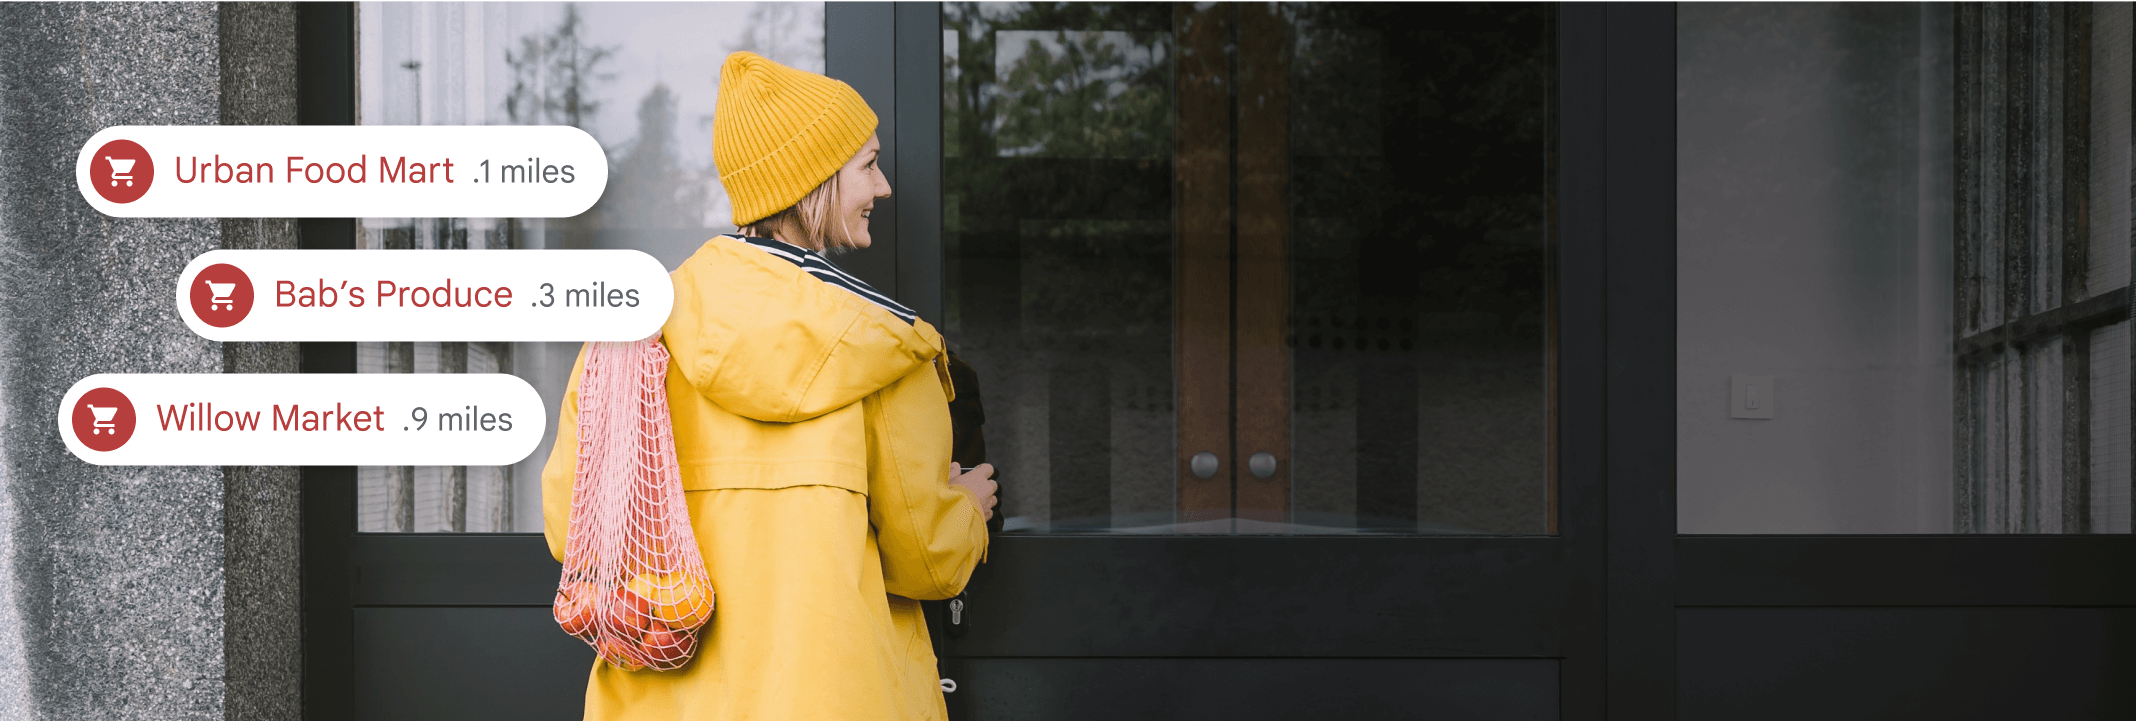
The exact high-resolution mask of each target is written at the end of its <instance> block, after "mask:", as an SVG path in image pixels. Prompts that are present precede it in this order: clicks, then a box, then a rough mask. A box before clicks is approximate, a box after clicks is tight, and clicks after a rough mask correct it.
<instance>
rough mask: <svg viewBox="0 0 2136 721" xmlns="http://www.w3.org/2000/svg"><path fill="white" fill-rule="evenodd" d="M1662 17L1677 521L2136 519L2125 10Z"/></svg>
mask: <svg viewBox="0 0 2136 721" xmlns="http://www.w3.org/2000/svg"><path fill="white" fill-rule="evenodd" d="M1677 22H1678V31H1677V42H1678V45H1677V48H1678V50H1677V88H1678V95H1677V97H1678V105H1677V163H1678V166H1677V167H1678V171H1677V213H1678V217H1677V301H1678V309H1677V342H1678V346H1677V348H1678V349H1677V379H1678V380H1677V402H1678V411H1677V418H1678V425H1677V427H1678V433H1677V449H1678V451H1677V465H1678V470H1677V488H1678V494H1677V528H1678V530H1679V531H1681V532H1684V533H2127V532H2129V460H2128V459H2129V443H2130V436H2129V414H2130V405H2129V400H2130V398H2129V394H2130V385H2129V383H2128V380H2127V379H2128V367H2129V365H2128V364H2129V353H2130V350H2129V346H2128V315H2129V314H2128V305H2129V301H2128V295H2127V293H2128V290H2127V285H2128V279H2129V260H2130V258H2129V254H2130V245H2129V232H2130V231H2129V208H2130V201H2131V198H2130V197H2129V193H2130V166H2129V157H2130V145H2129V129H2130V115H2129V113H2130V94H2129V80H2130V62H2129V55H2128V53H2129V51H2130V47H2129V38H2130V12H2129V8H2128V6H2127V5H2125V4H2124V5H2096V6H2094V5H2081V6H2075V5H2012V6H1982V5H1959V6H1956V7H1953V6H1951V5H1941V4H1926V5H1906V6H1899V5H1697V4H1694V5H1685V6H1682V7H1681V8H1680V9H1679V11H1678V13H1677Z"/></svg>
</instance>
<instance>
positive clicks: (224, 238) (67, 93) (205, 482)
mask: <svg viewBox="0 0 2136 721" xmlns="http://www.w3.org/2000/svg"><path fill="white" fill-rule="evenodd" d="M287 16H288V11H287V9H286V8H280V9H277V8H273V7H232V8H222V7H218V6H216V5H210V4H168V5H166V4H123V5H119V4H113V5H79V4H65V5H57V4H55V5H23V4H7V5H0V718H6V719H79V718H98V719H143V720H146V719H157V720H163V719H223V718H248V719H249V718H294V717H295V716H296V713H297V708H298V699H297V691H296V689H297V683H298V680H297V677H296V670H297V669H298V667H299V664H298V659H299V658H301V655H300V654H301V651H300V647H299V646H298V645H297V638H296V633H297V625H296V624H297V620H296V619H297V615H296V613H297V600H296V598H297V597H296V592H297V591H296V589H297V575H296V574H297V567H296V561H297V556H296V549H297V538H296V519H297V511H296V493H295V479H294V477H293V474H291V473H290V472H289V471H288V470H286V469H223V468H203V467H180V468H163V467H141V468H99V467H95V466H90V465H88V464H85V463H82V462H81V461H79V460H77V459H75V458H74V457H73V456H72V455H71V454H69V453H68V452H67V450H66V449H65V447H64V446H63V445H62V444H61V443H60V440H59V436H58V434H57V431H56V429H55V428H54V421H53V418H54V417H55V415H56V408H57V404H58V402H59V397H60V395H61V394H62V393H64V392H65V391H66V389H67V387H68V386H69V385H71V384H73V382H74V381H76V380H78V379H80V378H81V377H83V376H86V375H89V374H92V373H99V372H148V373H213V372H220V371H224V370H226V369H228V370H259V371H270V370H293V369H294V365H295V354H294V351H292V350H290V349H288V348H287V347H278V346H274V345H251V346H245V347H236V346H233V347H231V348H227V349H226V348H224V347H222V345H221V344H217V343H211V342H208V341H206V340H202V339H201V338H199V337H197V336H195V335H193V334H192V333H191V332H190V331H188V330H187V329H186V327H185V326H184V324H183V323H181V322H180V321H179V319H178V315H177V312H176V309H175V308H174V307H173V304H172V290H171V282H172V279H173V278H175V277H176V276H177V274H178V272H179V271H180V270H181V269H182V268H184V266H185V264H186V262H187V261H189V260H191V259H192V257H193V256H195V255H197V254H199V253H202V252H205V251H207V250H211V249H214V248H217V247H221V246H224V245H226V244H227V245H229V246H231V247H277V246H287V245H290V244H292V240H293V238H294V230H293V228H290V227H289V224H288V223H287V222H286V221H215V220H133V219H118V218H108V217H105V216H103V215H101V214H99V213H97V212H96V211H95V210H94V209H92V208H90V207H89V206H88V204H87V203H85V202H83V200H82V199H81V196H80V194H79V193H78V192H77V191H76V190H75V188H74V185H73V181H72V178H73V166H74V156H75V153H76V152H77V151H78V150H79V148H80V147H81V144H82V142H83V141H84V140H86V139H87V138H88V137H89V136H90V135H91V134H93V133H95V132H96V131H97V130H98V129H101V128H103V127H106V126H111V125H127V124H144V125H149V124H155V125H160V124H212V123H216V122H221V121H225V120H228V121H232V122H287V120H286V119H284V118H292V117H293V116H294V111H293V109H291V108H290V106H291V105H293V102H292V101H291V100H290V99H286V98H282V97H281V96H285V95H286V96H290V97H291V98H293V96H294V92H293V85H294V83H293V80H292V79H291V77H290V73H291V72H293V70H292V68H293V66H294V63H293V62H292V61H291V60H290V59H289V58H290V57H293V53H290V52H289V51H288V48H289V47H293V45H292V43H293V38H294V33H293V31H292V30H289V29H288V26H289V25H290V23H289V20H288V18H287ZM225 23H228V24H229V26H230V27H229V30H230V32H224V25H225ZM278 24H279V25H278ZM278 45H279V46H280V47H281V49H279V50H278V49H277V46H278ZM226 66H227V67H226ZM226 90H230V91H235V92H226Z"/></svg>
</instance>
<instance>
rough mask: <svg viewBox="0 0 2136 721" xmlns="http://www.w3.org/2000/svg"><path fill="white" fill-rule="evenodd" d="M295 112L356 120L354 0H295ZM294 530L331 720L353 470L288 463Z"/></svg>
mask: <svg viewBox="0 0 2136 721" xmlns="http://www.w3.org/2000/svg"><path fill="white" fill-rule="evenodd" d="M296 13H297V121H298V122H300V123H303V124H306V125H351V124H354V123H355V122H356V6H355V4H354V3H339V2H336V3H299V4H298V5H297V6H296ZM297 229H298V243H299V245H300V246H301V247H304V248H308V249H333V248H353V247H355V246H356V233H355V230H356V226H355V221H353V220H349V219H345V218H305V219H302V220H299V221H298V225H297ZM298 353H299V359H300V360H299V361H298V362H299V370H301V371H303V372H305V373H352V372H355V370H356V344H354V343H304V344H301V345H300V346H298ZM298 474H299V476H298V477H299V479H300V481H301V483H302V485H301V487H300V488H299V489H298V493H299V500H298V504H299V506H300V509H301V510H300V513H301V518H300V521H299V527H300V528H302V529H303V534H304V537H303V540H302V543H303V549H304V551H303V554H304V555H303V562H302V564H301V565H302V579H303V580H302V581H301V582H300V583H301V584H302V591H301V593H302V598H303V601H302V611H301V613H302V614H303V619H302V623H303V629H304V680H303V683H302V686H303V693H304V702H303V704H304V718H306V719H312V720H314V721H320V720H330V721H340V720H342V719H347V718H350V713H351V709H352V708H354V706H355V695H354V693H355V692H354V689H353V687H352V686H351V679H352V678H353V677H354V674H355V669H356V667H355V661H354V658H353V651H352V644H353V643H354V617H353V614H352V613H351V609H350V604H349V566H348V557H349V550H348V540H349V536H350V533H351V532H353V531H354V530H355V529H356V469H355V468H351V467H346V466H335V467H324V466H311V467H305V468H302V469H300V470H299V471H298Z"/></svg>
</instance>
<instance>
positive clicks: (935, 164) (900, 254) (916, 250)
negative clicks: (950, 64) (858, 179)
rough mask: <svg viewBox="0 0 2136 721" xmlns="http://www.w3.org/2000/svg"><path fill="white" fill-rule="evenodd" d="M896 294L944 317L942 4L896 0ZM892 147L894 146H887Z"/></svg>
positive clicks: (925, 313)
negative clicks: (898, 1) (898, 0)
mask: <svg viewBox="0 0 2136 721" xmlns="http://www.w3.org/2000/svg"><path fill="white" fill-rule="evenodd" d="M896 86H897V96H898V99H900V100H902V101H903V102H899V103H896V107H897V112H896V115H897V120H896V127H897V158H896V159H895V160H896V163H897V176H896V182H895V185H894V188H895V189H894V190H893V191H892V192H894V193H896V195H895V196H894V197H895V198H896V199H897V200H898V208H899V209H900V210H899V212H898V214H897V240H898V243H897V298H898V300H899V301H900V302H903V303H904V304H905V305H908V306H911V307H912V309H913V310H916V311H919V313H920V317H922V318H927V319H929V320H932V321H935V322H937V323H940V322H941V318H942V279H943V269H942V264H943V254H942V102H941V98H942V4H941V3H922V2H907V3H898V4H897V81H896ZM884 150H885V152H888V150H889V149H888V148H885V149H884Z"/></svg>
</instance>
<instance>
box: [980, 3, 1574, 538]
mask: <svg viewBox="0 0 2136 721" xmlns="http://www.w3.org/2000/svg"><path fill="white" fill-rule="evenodd" d="M1416 12H1424V13H1426V14H1428V15H1430V16H1431V17H1429V18H1428V19H1427V20H1428V21H1422V22H1420V21H1419V20H1418V18H1416V17H1414V16H1413V15H1412V16H1402V15H1401V14H1402V13H1412V14H1413V13H1416ZM943 27H944V28H945V29H944V32H943V88H944V92H943V95H944V97H943V103H944V110H943V146H944V155H945V159H944V194H945V196H944V198H943V205H944V231H945V233H944V238H943V241H944V245H945V248H946V251H947V259H946V260H947V267H948V275H947V277H948V282H947V287H946V288H945V293H944V297H945V302H946V305H945V317H944V326H945V329H946V330H947V335H948V336H949V338H950V339H951V340H952V342H953V343H955V344H957V345H956V347H957V349H958V351H959V353H960V354H961V355H962V356H963V357H965V358H966V359H967V360H968V361H970V362H971V363H972V365H973V366H974V367H975V368H976V369H977V370H978V371H979V373H980V374H981V375H982V377H983V378H985V379H986V393H987V399H988V401H989V407H988V409H987V420H988V423H987V429H988V431H989V433H988V446H989V448H990V450H991V451H992V454H993V457H992V460H993V461H994V463H995V464H996V465H997V466H999V467H1000V468H1001V469H1002V470H1001V473H1002V479H1003V481H1002V482H1003V486H1002V496H1003V508H1004V512H1005V513H1006V514H1007V515H1008V516H1009V519H1008V524H1007V527H1008V529H1009V530H1010V531H1012V532H1053V533H1060V532H1112V533H1266V532H1277V533H1354V532H1360V531H1370V532H1395V533H1418V532H1424V533H1541V532H1549V531H1550V530H1552V529H1551V528H1550V526H1549V518H1550V514H1549V511H1548V509H1549V508H1550V506H1551V505H1552V503H1553V500H1552V499H1551V498H1550V495H1549V494H1550V488H1551V486H1550V483H1549V466H1548V463H1547V459H1548V457H1549V454H1550V450H1549V443H1550V441H1549V438H1548V437H1547V428H1546V422H1545V420H1546V418H1547V409H1548V404H1549V402H1550V399H1549V397H1548V393H1547V391H1546V389H1547V373H1548V368H1547V360H1548V357H1549V354H1548V351H1547V348H1546V341H1547V338H1546V335H1545V334H1546V329H1547V325H1548V324H1547V317H1546V312H1547V303H1546V285H1545V277H1544V263H1545V258H1546V256H1547V253H1546V248H1547V241H1548V238H1549V227H1548V222H1547V221H1548V216H1547V205H1548V203H1547V196H1546V193H1547V191H1548V188H1549V185H1550V182H1551V181H1550V176H1549V173H1550V171H1549V167H1548V165H1547V155H1548V151H1547V147H1546V141H1547V135H1548V123H1547V109H1548V101H1547V97H1548V94H1549V92H1550V79H1551V78H1552V77H1553V76H1554V70H1555V69H1554V65H1553V62H1552V60H1551V58H1550V55H1549V48H1550V47H1551V46H1552V44H1553V43H1554V42H1555V41H1554V39H1553V37H1552V35H1551V27H1550V10H1549V9H1548V8H1547V7H1545V6H1539V5H1529V6H1521V5H1497V6H1458V5H1457V6H1440V7H1432V8H1419V7H1416V6H1406V7H1404V8H1401V9H1399V10H1387V9H1379V8H1373V7H1365V6H1349V5H1322V4H1283V5H1279V6H1262V5H1250V6H1249V5H1195V6H1169V5H1150V4H1110V3H1078V4H1052V3H948V4H945V5H944V6H943ZM1269 129H1272V133H1273V134H1272V135H1271V134H1270V130H1269ZM1210 182H1213V183H1217V184H1219V185H1218V186H1211V185H1207V184H1206V183H1210ZM1264 248H1272V249H1274V250H1272V251H1267V252H1264V250H1263V249H1264ZM1271 264H1273V265H1271ZM1212 299H1213V300H1212ZM1261 308H1273V311H1272V312H1270V311H1263V310H1259V309H1261ZM1210 348H1215V349H1216V351H1215V352H1216V355H1214V356H1208V355H1205V354H1203V353H1204V352H1205V351H1208V350H1209V349H1210ZM1212 383H1213V385H1211V384H1212ZM1210 388H1214V389H1215V391H1214V392H1213V393H1211V392H1207V389H1210ZM1212 404H1215V407H1213V408H1212ZM1190 446H1191V447H1190ZM1202 450H1210V451H1212V455H1214V456H1216V457H1217V458H1218V461H1217V462H1216V463H1215V468H1216V470H1215V471H1214V472H1213V474H1212V475H1211V476H1210V477H1209V478H1207V479H1204V478H1201V477H1200V476H1199V475H1198V474H1197V473H1196V471H1195V470H1194V466H1193V463H1192V460H1191V459H1192V457H1193V456H1194V455H1195V453H1196V452H1197V451H1202ZM1256 453H1267V454H1269V455H1270V456H1271V457H1272V458H1273V459H1274V460H1273V462H1272V463H1270V468H1271V469H1272V471H1271V472H1270V473H1269V474H1268V475H1267V476H1262V475H1260V474H1259V473H1258V472H1253V471H1251V469H1250V468H1249V467H1248V463H1249V459H1250V458H1251V457H1252V456H1253V455H1254V454H1256ZM1210 483H1221V484H1224V485H1223V486H1222V487H1221V488H1215V489H1212V488H1211V487H1210V486H1209V484H1210Z"/></svg>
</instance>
